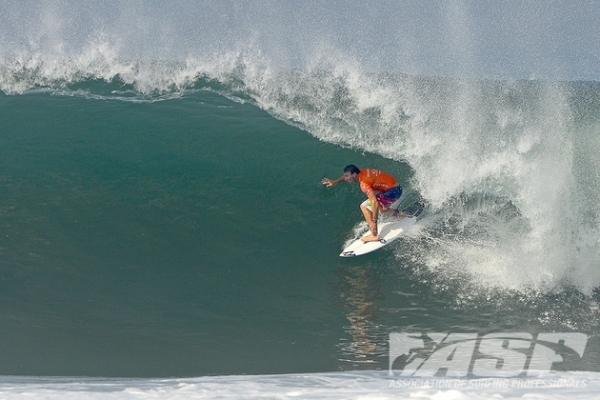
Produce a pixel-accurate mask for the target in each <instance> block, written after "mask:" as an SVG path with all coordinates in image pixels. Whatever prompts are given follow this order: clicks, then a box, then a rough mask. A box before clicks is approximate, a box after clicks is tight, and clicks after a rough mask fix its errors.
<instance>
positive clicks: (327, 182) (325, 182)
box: [321, 178, 337, 187]
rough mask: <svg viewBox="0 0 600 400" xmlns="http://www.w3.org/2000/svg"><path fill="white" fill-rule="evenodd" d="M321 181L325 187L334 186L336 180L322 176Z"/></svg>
mask: <svg viewBox="0 0 600 400" xmlns="http://www.w3.org/2000/svg"><path fill="white" fill-rule="evenodd" d="M321 183H322V184H323V185H325V186H327V187H331V186H335V184H336V183H337V182H336V181H334V180H331V179H329V178H323V179H322V180H321Z"/></svg>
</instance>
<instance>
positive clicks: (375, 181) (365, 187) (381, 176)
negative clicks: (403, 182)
mask: <svg viewBox="0 0 600 400" xmlns="http://www.w3.org/2000/svg"><path fill="white" fill-rule="evenodd" d="M358 181H359V182H360V190H362V191H363V192H365V194H366V195H367V196H368V195H369V192H371V191H376V192H385V191H386V190H389V189H391V188H393V187H395V186H398V182H397V181H396V178H394V177H393V176H392V175H390V174H388V173H386V172H383V171H379V170H377V169H370V168H369V169H363V170H361V171H360V174H358Z"/></svg>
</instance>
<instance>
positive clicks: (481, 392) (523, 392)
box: [0, 372, 600, 400]
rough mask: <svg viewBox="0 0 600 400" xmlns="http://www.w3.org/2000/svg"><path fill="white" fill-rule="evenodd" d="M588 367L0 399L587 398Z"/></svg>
mask: <svg viewBox="0 0 600 400" xmlns="http://www.w3.org/2000/svg"><path fill="white" fill-rule="evenodd" d="M599 390H600V377H599V375H598V374H597V373H592V372H568V373H567V372H563V373H560V374H559V373H554V374H550V375H546V376H540V377H536V378H528V379H517V378H514V379H508V378H507V379H501V378H485V379H471V380H467V379H444V378H431V379H424V378H422V379H416V378H415V379H407V378H403V379H398V378H397V377H393V376H388V375H387V373H386V372H353V373H319V374H290V375H260V376H252V375H250V376H217V377H201V378H186V379H103V378H52V377H49V378H36V377H31V378H27V377H0V396H1V397H2V398H3V399H7V400H9V399H22V398H24V397H26V398H28V399H34V400H35V399H61V400H63V399H115V400H128V399H148V398H152V399H165V400H168V399H215V398H218V399H255V398H260V399H357V400H358V399H382V400H383V399H436V400H438V399H468V400H471V399H473V400H475V399H490V398H502V399H523V398H536V399H541V400H546V399H547V400H550V399H570V400H572V399H590V398H594V397H595V396H596V395H597V393H598V391H599Z"/></svg>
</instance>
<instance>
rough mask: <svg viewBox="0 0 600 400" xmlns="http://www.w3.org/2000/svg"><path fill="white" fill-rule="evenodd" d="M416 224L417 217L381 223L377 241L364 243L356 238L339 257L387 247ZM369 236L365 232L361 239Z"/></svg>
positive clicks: (353, 255) (368, 232)
mask: <svg viewBox="0 0 600 400" xmlns="http://www.w3.org/2000/svg"><path fill="white" fill-rule="evenodd" d="M416 222H417V217H413V216H410V215H407V216H406V217H403V218H402V219H399V220H391V221H387V222H383V223H381V224H379V226H378V227H377V228H378V231H379V241H377V242H366V243H365V242H363V241H362V240H361V238H358V239H356V240H355V241H353V242H352V243H350V245H349V246H348V247H346V248H345V249H344V251H342V252H341V254H340V257H356V256H360V255H363V254H367V253H370V252H372V251H375V250H377V249H380V248H382V247H383V246H387V245H388V244H390V243H392V242H393V241H394V240H396V239H398V238H399V237H400V236H402V234H403V233H405V232H406V231H407V230H408V229H409V228H410V227H411V226H413V225H414V224H415V223H416ZM370 234H371V232H370V231H367V232H366V233H365V234H364V235H363V236H362V237H365V236H369V235H370Z"/></svg>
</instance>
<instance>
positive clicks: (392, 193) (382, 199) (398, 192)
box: [361, 186, 402, 211]
mask: <svg viewBox="0 0 600 400" xmlns="http://www.w3.org/2000/svg"><path fill="white" fill-rule="evenodd" d="M400 196H402V188H401V187H400V186H395V187H393V188H391V189H388V190H386V191H385V192H382V193H378V194H376V195H375V197H377V201H378V202H379V204H380V205H381V207H382V208H383V209H384V210H387V209H388V208H389V207H390V206H391V205H392V203H394V202H395V201H396V200H398V199H399V198H400ZM361 205H363V206H365V207H366V208H368V209H369V210H370V211H373V209H372V208H371V200H369V199H367V200H365V201H364V202H363V203H362V204H361Z"/></svg>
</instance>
